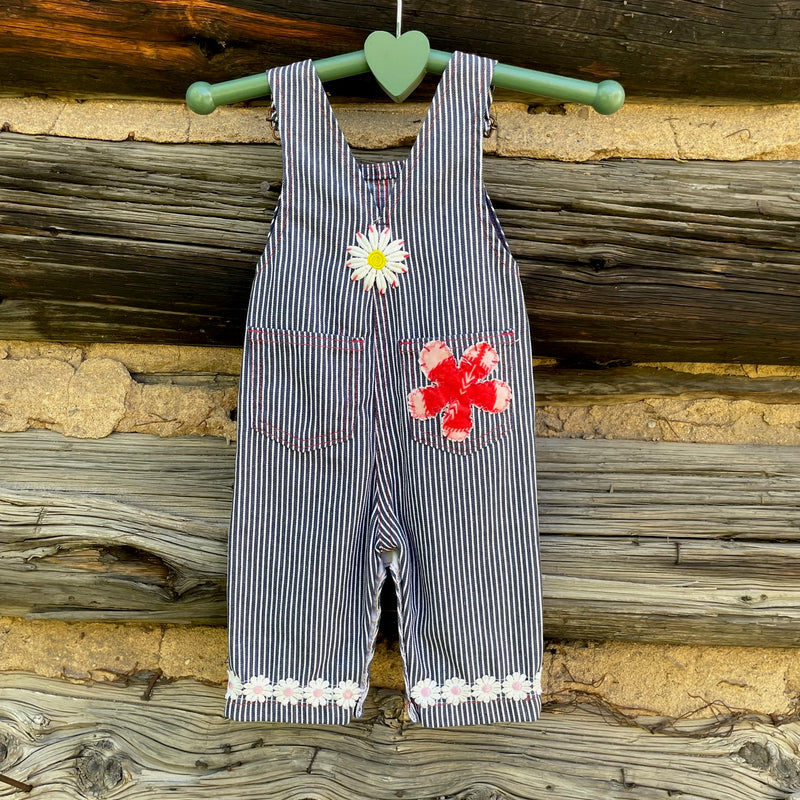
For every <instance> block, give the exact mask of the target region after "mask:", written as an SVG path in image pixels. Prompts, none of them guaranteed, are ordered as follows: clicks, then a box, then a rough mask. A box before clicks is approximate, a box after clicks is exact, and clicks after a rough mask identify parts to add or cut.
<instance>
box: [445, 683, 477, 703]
mask: <svg viewBox="0 0 800 800" xmlns="http://www.w3.org/2000/svg"><path fill="white" fill-rule="evenodd" d="M470 697H472V690H471V689H470V688H469V684H468V683H467V682H466V681H465V680H464V679H463V678H448V679H447V680H446V681H445V682H444V683H443V684H442V700H444V701H445V702H446V703H447V704H448V705H451V706H457V705H460V704H461V703H465V702H466V701H467V700H469V698H470Z"/></svg>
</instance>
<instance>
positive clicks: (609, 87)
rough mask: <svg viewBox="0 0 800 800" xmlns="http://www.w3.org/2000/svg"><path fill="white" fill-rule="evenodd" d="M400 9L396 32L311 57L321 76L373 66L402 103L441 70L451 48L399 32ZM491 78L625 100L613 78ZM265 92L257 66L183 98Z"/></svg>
mask: <svg viewBox="0 0 800 800" xmlns="http://www.w3.org/2000/svg"><path fill="white" fill-rule="evenodd" d="M402 9H403V5H402V0H398V3H397V35H396V36H392V34H390V33H387V32H386V31H374V32H373V33H371V34H370V35H369V36H368V37H367V39H366V41H365V42H364V49H363V50H357V51H355V52H353V53H345V54H344V55H341V56H333V57H331V58H322V59H320V60H319V61H314V68H315V69H316V71H317V74H318V75H319V77H320V80H322V81H329V80H333V79H335V78H346V77H349V76H351V75H360V74H361V73H364V72H372V73H373V75H374V76H375V79H376V80H377V81H378V83H379V84H380V85H381V87H382V88H383V90H384V91H385V92H386V93H387V94H388V95H389V97H391V98H392V99H393V100H394V101H395V102H398V103H401V102H402V101H403V100H405V99H406V97H408V96H409V95H410V94H411V92H413V91H414V89H416V88H417V86H418V85H419V83H420V81H421V80H422V79H423V78H424V77H425V73H426V72H433V73H436V74H439V75H441V73H442V72H443V71H444V68H445V67H446V66H447V63H448V62H449V61H450V56H451V55H452V54H451V53H447V52H445V51H443V50H431V48H430V43H429V42H428V37H427V36H425V34H424V33H422V32H420V31H408V32H407V33H404V34H402V35H401V34H400V22H401V17H402ZM492 83H493V85H495V86H501V87H503V88H504V89H514V90H516V91H520V92H525V93H526V94H535V95H539V96H541V97H552V98H555V99H558V100H567V101H570V102H573V103H583V104H584V105H588V106H591V107H592V108H593V109H594V110H595V111H598V112H599V113H600V114H613V113H614V112H615V111H618V110H619V109H620V108H622V104H623V103H624V102H625V90H624V89H623V88H622V86H621V85H620V84H619V83H617V81H611V80H606V81H601V82H600V83H592V82H591V81H583V80H579V79H577V78H565V77H564V76H562V75H552V74H550V73H548V72H538V71H537V70H533V69H522V68H521V67H512V66H509V65H507V64H498V65H497V66H496V67H495V70H494V78H493V80H492ZM269 94H270V86H269V82H268V80H267V73H266V72H259V73H258V74H257V75H248V76H247V77H246V78H236V79H235V80H232V81H223V82H222V83H215V84H210V83H207V82H206V81H197V82H195V83H193V84H192V85H191V86H190V87H189V88H188V89H187V91H186V104H187V105H188V106H189V108H191V109H192V111H195V112H196V113H198V114H210V113H211V112H212V111H213V110H214V109H215V108H217V106H221V105H227V104H228V103H238V102H240V101H242V100H252V99H253V98H255V97H265V96H268V95H269Z"/></svg>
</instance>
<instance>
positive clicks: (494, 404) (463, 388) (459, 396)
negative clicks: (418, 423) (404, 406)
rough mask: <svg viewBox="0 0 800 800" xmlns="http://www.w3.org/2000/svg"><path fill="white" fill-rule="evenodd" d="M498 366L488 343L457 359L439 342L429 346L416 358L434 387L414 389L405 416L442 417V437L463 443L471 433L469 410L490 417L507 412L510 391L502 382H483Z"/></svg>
mask: <svg viewBox="0 0 800 800" xmlns="http://www.w3.org/2000/svg"><path fill="white" fill-rule="evenodd" d="M499 363H500V356H498V355H497V351H496V350H495V349H494V348H493V347H492V346H491V345H490V344H489V343H488V342H479V343H478V344H476V345H473V346H472V347H470V348H468V349H467V350H465V351H464V355H462V356H461V360H460V362H459V363H458V364H456V359H455V356H454V355H453V353H452V352H451V350H450V348H449V347H448V346H447V345H446V344H445V343H444V342H441V341H438V340H437V341H433V342H428V343H427V344H426V345H425V346H424V347H423V348H422V351H421V352H420V354H419V365H420V367H421V368H422V372H423V373H424V375H425V377H426V378H428V380H430V381H431V382H432V383H433V384H434V385H433V386H424V387H422V388H420V389H414V391H413V392H411V393H409V395H408V412H409V414H411V416H412V417H413V418H414V419H430V418H431V417H435V416H436V415H437V414H439V413H440V412H444V413H443V414H442V435H443V436H444V438H445V439H449V440H450V441H451V442H463V441H464V440H465V439H466V438H467V437H468V436H469V434H470V432H471V431H472V406H477V407H478V408H480V409H482V410H483V411H487V412H488V413H489V414H499V413H501V412H502V411H505V410H506V409H507V408H508V404H509V402H510V401H511V387H510V386H509V385H508V384H507V383H505V382H504V381H499V380H490V381H489V380H484V378H486V377H487V376H488V375H489V374H490V373H491V372H492V371H493V370H494V369H495V367H497V365H498V364H499Z"/></svg>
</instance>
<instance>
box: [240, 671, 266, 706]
mask: <svg viewBox="0 0 800 800" xmlns="http://www.w3.org/2000/svg"><path fill="white" fill-rule="evenodd" d="M242 689H243V690H244V691H243V694H244V698H245V700H247V702H248V703H265V702H266V701H267V699H268V698H270V697H272V696H273V693H274V689H273V687H272V683H271V682H270V680H269V678H265V677H264V676H263V675H253V676H252V677H251V678H250V680H249V681H247V683H245V685H244V686H243V687H242Z"/></svg>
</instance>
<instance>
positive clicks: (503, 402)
mask: <svg viewBox="0 0 800 800" xmlns="http://www.w3.org/2000/svg"><path fill="white" fill-rule="evenodd" d="M466 395H467V399H468V400H469V402H470V403H473V404H474V405H476V406H478V408H480V409H483V410H484V411H488V412H489V413H490V414H499V413H500V412H501V411H505V410H506V409H507V408H508V404H509V402H511V387H510V386H509V385H508V384H507V383H506V382H505V381H498V380H493V381H481V382H480V383H473V384H472V385H471V386H468V387H467V392H466Z"/></svg>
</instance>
